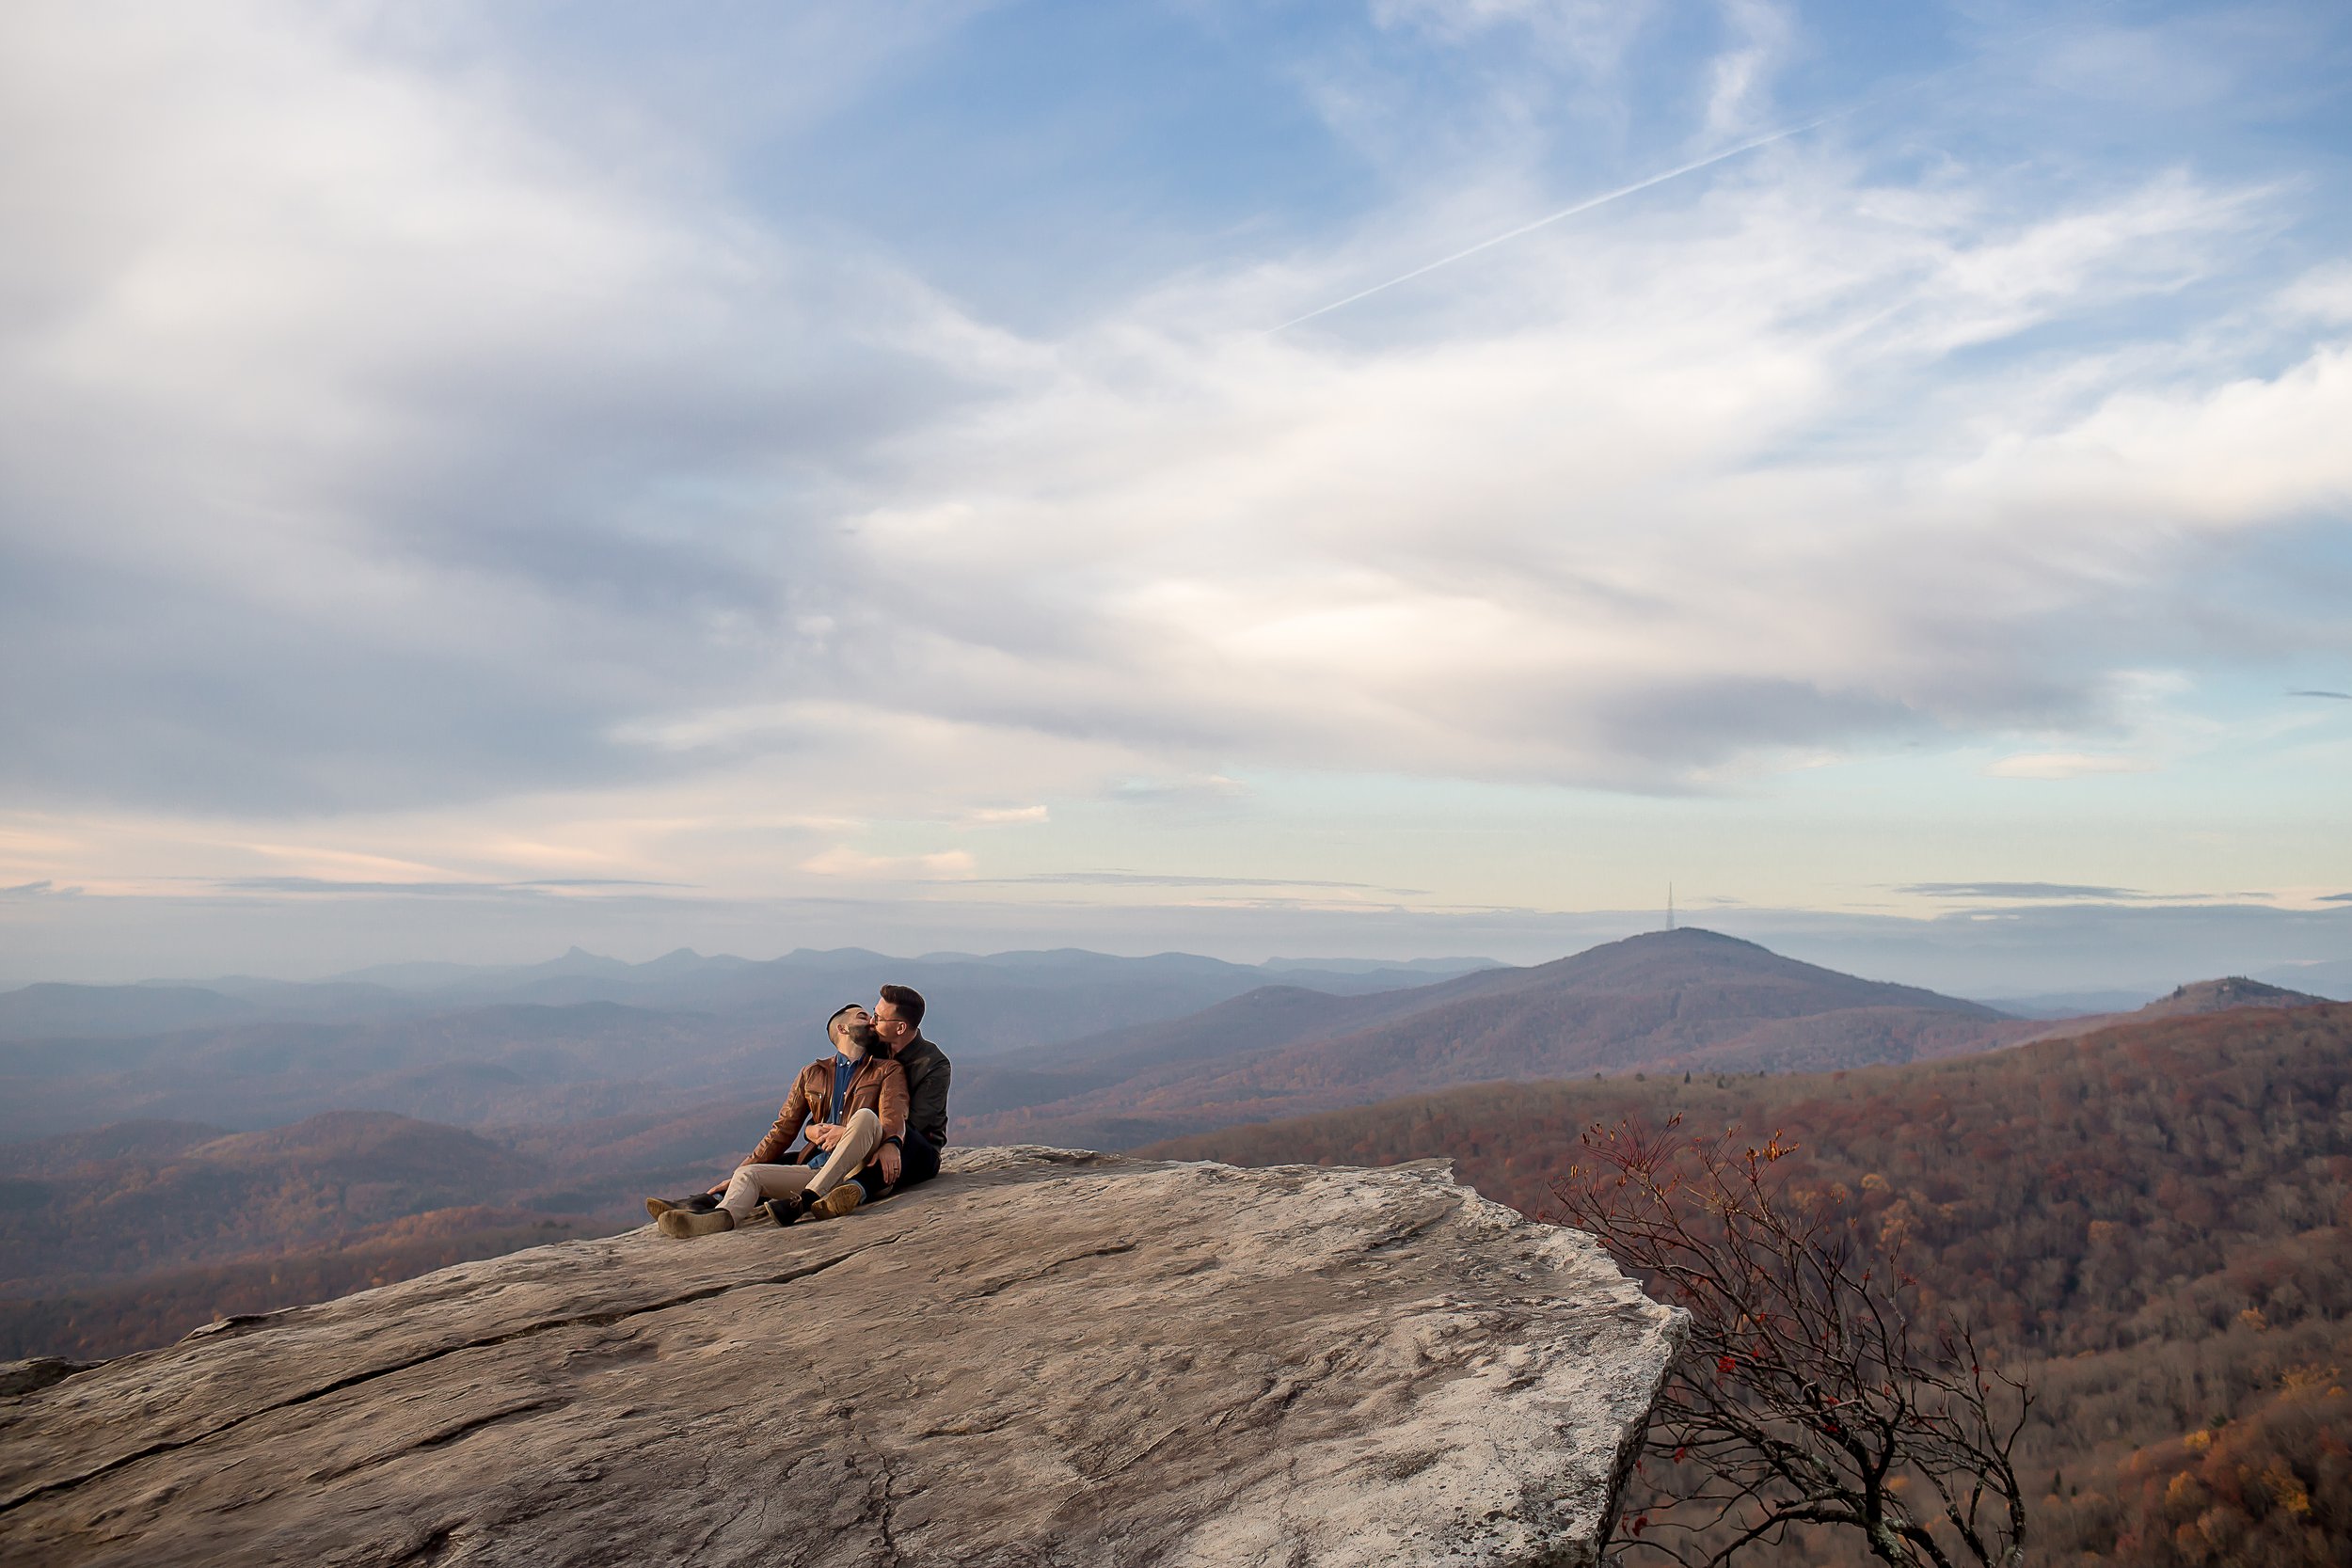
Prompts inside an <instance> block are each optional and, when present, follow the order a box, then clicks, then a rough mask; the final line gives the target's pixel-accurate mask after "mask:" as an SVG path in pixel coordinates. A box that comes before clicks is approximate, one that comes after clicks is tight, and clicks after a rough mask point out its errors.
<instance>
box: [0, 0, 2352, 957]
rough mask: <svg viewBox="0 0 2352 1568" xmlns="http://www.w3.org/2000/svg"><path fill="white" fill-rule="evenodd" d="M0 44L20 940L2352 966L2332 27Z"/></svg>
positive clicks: (720, 26)
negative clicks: (1683, 945)
mask: <svg viewBox="0 0 2352 1568" xmlns="http://www.w3.org/2000/svg"><path fill="white" fill-rule="evenodd" d="M0 25H5V27H6V29H7V35H6V36H7V43H8V47H7V48H6V49H0V124H5V128H6V131H7V146H8V152H7V154H6V155H5V157H0V202H5V204H6V210H7V211H8V213H9V214H10V216H11V221H10V225H9V228H10V243H9V245H8V246H7V247H6V250H5V251H0V408H5V411H6V418H5V420H0V442H4V443H5V459H4V460H0V704H5V709H4V710H0V711H4V713H5V718H4V719H0V738H4V739H5V743H4V744H0V984H6V985H14V984H21V983H24V982H28V981H33V980H40V979H109V980H122V979H132V978H138V977H144V976H152V975H160V974H220V973H224V972H230V971H246V972H255V973H264V974H282V975H307V974H325V973H329V972H333V971H337V970H344V969H352V968H357V967H359V966H362V965H365V964H369V963H374V962H381V961H389V960H398V959H407V958H451V959H461V960H467V961H479V962H514V961H529V960H532V959H537V958H546V957H548V956H549V955H550V954H552V953H554V952H558V951H561V950H562V949H563V948H564V946H566V945H568V944H570V943H573V942H579V943H581V944H582V945H585V946H588V947H591V948H595V949H597V950H599V951H607V952H617V953H619V954H620V955H621V956H623V957H627V958H650V957H652V956H654V955H655V954H657V953H660V952H662V951H665V950H667V949H669V948H672V947H675V946H679V945H686V944H692V945H696V946H700V947H703V948H704V949H705V950H731V951H736V952H740V953H744V954H746V955H747V956H750V957H755V958H764V957H769V956H771V955H773V954H775V953H779V952H782V951H785V950H787V949H789V948H792V947H796V946H803V945H805V946H818V947H834V946H844V945H862V946H869V947H875V948H881V949H885V950H890V951H898V952H914V951H920V950H924V949H934V948H960V949H968V950H981V951H986V950H993V949H1002V948H1010V947H1027V946H1057V945H1084V946H1089V947H1096V948H1102V949H1106V950H1113V951H1122V952H1150V951H1153V950H1156V949H1160V948H1168V947H1177V948H1185V949H1189V950H1193V951H1200V952H1206V953H1212V954H1216V955H1217V956H1221V957H1230V958H1245V959H1256V958H1264V957H1267V956H1269V955H1272V954H1285V955H1291V956H1319V955H1320V956H1330V955H1348V956H1357V957H1368V958H1370V957H1391V958H1394V957H1409V956H1417V955H1445V954H1460V953H1482V954H1487V955H1490V956H1492V957H1495V958H1502V959H1506V960H1511V961H1528V960H1532V959H1537V958H1549V957H1556V956H1558V955H1559V954H1560V953H1563V952H1567V951H1573V950H1575V949H1577V948H1580V947H1582V946H1586V945H1590V944H1591V943H1592V942H1596V941H1600V940H1605V939H1607V938H1610V937H1614V936H1619V935H1623V934H1625V933H1626V932H1627V931H1629V930H1632V929H1638V928H1642V927H1643V926H1645V925H1647V924H1651V923H1654V921H1655V919H1656V916H1655V914H1654V912H1653V911H1656V910H1657V908H1658V906H1659V905H1660V904H1661V903H1662V901H1663V897H1664V893H1665V884H1666V883H1667V881H1668V880H1669V879H1671V880H1672V881H1673V882H1674V883H1675V885H1676V887H1677V893H1678V896H1679V899H1680V901H1681V903H1682V904H1683V907H1684V909H1685V910H1686V911H1687V912H1689V913H1690V914H1691V915H1692V918H1694V919H1696V920H1699V921H1702V922H1703V923H1705V924H1708V925H1710V926H1713V927H1717V928H1720V929H1724V930H1728V931H1731V932H1734V933H1736V934H1740V935H1747V936H1754V937H1756V938H1757V939H1758V940H1767V941H1771V942H1773V943H1774V944H1775V945H1777V946H1779V947H1781V948H1782V949H1783V950H1784V951H1788V952H1791V953H1793V954H1795V955H1797V956H1800V957H1805V958H1816V959H1818V960H1820V961H1833V962H1837V963H1839V964H1840V965H1841V966H1842V967H1847V968H1851V969H1853V970H1855V971H1856V972H1858V973H1866V974H1873V975H1876V976H1880V977H1885V978H1894V979H1903V980H1910V981H1915V982H1918V983H1930V984H1938V985H1942V986H1945V987H1947V988H1950V989H1959V988H1961V987H1963V986H1972V987H1974V988H1975V990H1976V991H1977V993H1978V994H1984V993H1986V990H1987V988H1988V987H1993V986H1997V985H2000V984H2004V983H2006V984H2011V985H2014V986H2015V987H2017V989H2019V990H2025V989H2029V988H2034V987H2039V988H2042V989H2052V990H2056V989H2061V988H2062V987H2063V986H2065V985H2068V984H2078V985H2081V986H2084V987H2092V986H2098V985H2108V984H2120V983H2132V984H2156V983H2165V984H2169V983H2172V982H2175V981H2179V980H2184V979H2190V978H2197V977H2201V975H2204V974H2217V973H2222V972H2225V971H2226V970H2228V969H2231V968H2253V967H2257V966H2259V965H2260V964H2261V963H2264V962H2296V961H2317V960H2328V959H2334V960H2341V959H2344V958H2347V957H2352V942H2347V941H2346V940H2345V933H2346V932H2347V931H2352V834H2347V833H2346V832H2345V831H2344V785H2343V783H2342V780H2343V779H2344V778H2345V777H2352V615H2347V614H2346V612H2345V609H2344V607H2345V606H2346V605H2347V604H2352V527H2347V522H2346V515H2347V506H2352V440H2347V439H2345V438H2344V433H2345V432H2346V431H2347V430H2352V168H2348V167H2347V159H2346V153H2347V144H2348V140H2352V138H2348V137H2347V124H2346V117H2345V109H2344V104H2345V103H2346V97H2345V94H2344V90H2343V87H2344V81H2345V80H2346V71H2347V65H2352V14H2347V13H2346V12H2345V10H2344V8H2342V7H2341V6H2336V5H2328V4H2323V3H2320V0H2302V3H2285V4H2272V5H2261V4H2164V3H2138V0H2113V3H2104V4H2092V3H2080V4H2066V5H2060V6H2058V7H2055V8H2053V7H2049V6H2025V5H2020V4H2010V3H2007V0H1990V3H1977V0H1970V3H1966V4H1953V5H1929V6H1922V7H1915V8H1883V7H1863V6H1854V5H1847V4H1790V5H1775V4H1770V3H1766V0H1720V3H1716V4H1696V3H1684V4H1664V3H1660V4H1643V3H1629V4H1628V3H1616V0H1611V3H1606V4H1603V3H1599V0H1371V3H1369V4H1367V5H1364V6H1361V7H1346V6H1330V7H1316V8H1268V7H1263V6H1244V5H1238V4H1228V3H1225V0H1166V3H1164V4H1145V5H1139V6H1126V7H1115V8H1114V7H1099V6H1079V5H1011V4H1004V5H992V4H987V3H983V0H930V3H920V0H909V3H900V4H892V3H888V0H865V3H860V4H855V5H850V4H822V3H813V4H808V5H803V6H795V7H792V8H769V7H760V6H754V5H749V4H717V3H714V4H707V5H701V6H697V7H694V8H691V9H680V8H660V9H648V8H642V7H629V6H621V5H614V4H593V5H591V4H559V3H555V0H545V3H539V4H529V5H521V6H515V7H505V8H496V9H495V10H485V9H484V8H476V7H469V6H459V5H453V4H443V3H430V4H422V5H415V4H410V5H381V4H357V5H336V6H316V5H311V6H303V5H293V4H281V3H278V0H244V3H239V4H231V5H228V6H222V7H213V8H205V10H204V12H203V14H201V15H200V16H199V15H198V14H196V13H194V12H192V11H190V10H188V9H187V8H181V7H172V6H167V5H162V4H157V3H144V4H128V3H113V0H98V3H93V4H88V5H79V6H73V7H65V8H43V9H41V10H38V11H23V12H20V13H18V14H16V15H13V16H11V17H10V18H9V19H8V22H7V23H6V24H0ZM1793 127H1804V129H1801V130H1795V131H1794V132H1793V134H1789V135H1776V133H1779V132H1783V131H1788V130H1790V129H1791V128H1793ZM1740 148H1745V149H1746V150H1743V151H1740V152H1738V153H1737V155H1735V156H1729V157H1724V158H1721V159H1719V160H1717V161H1713V162H1708V160H1709V159H1712V158H1714V156H1715V154H1717V153H1720V152H1724V151H1726V150H1732V149H1740ZM1702 165H1703V166H1702ZM1685 168H1687V169H1688V172H1686V173H1682V174H1680V175H1677V177H1675V178H1672V179H1667V180H1662V181H1656V182H1654V183H1645V182H1652V181H1653V180H1655V177H1657V176H1658V175H1660V174H1662V173H1665V172H1667V171H1670V170H1677V169H1685ZM1636 186H1639V187H1642V188H1638V189H1629V187H1636ZM1618 191H1625V192H1626V194H1624V195H1622V196H1619V197H1616V198H1613V199H1610V200H1606V201H1602V202H1599V203H1597V204H1595V205H1592V206H1591V207H1589V209H1588V210H1585V211H1581V212H1578V213H1576V214H1574V215H1572V216H1566V217H1563V218H1561V219H1560V220H1559V221H1556V222H1550V223H1546V224H1543V225H1542V226H1541V227H1535V228H1529V227H1528V226H1530V225H1531V224H1533V223H1534V221H1535V220H1537V219H1542V218H1545V217H1547V216H1549V215H1551V214H1562V213H1565V212H1566V211H1567V210H1568V209H1571V208H1575V207H1578V206H1581V205H1582V204H1584V203H1586V202H1589V201H1591V200H1592V199H1593V198H1596V197H1599V196H1603V195H1606V194H1608V193H1612V192H1618ZM1522 229H1525V230H1526V231H1525V232H1518V233H1514V231H1516V230H1522ZM1504 234H1514V237H1512V238H1509V239H1507V240H1504V241H1502V243H1499V244H1494V245H1483V242H1485V241H1487V240H1489V239H1494V238H1496V237H1497V236H1501V235H1504ZM1482 245H1483V248H1480V247H1481V246H1482ZM1447 258H1456V259H1454V260H1451V261H1447V260H1445V259H1447ZM1438 261H1443V262H1444V264H1442V265H1438V266H1434V267H1433V266H1431V263H1432V262H1438ZM1368 291H1376V292H1368ZM1359 296H1360V297H1359ZM1342 301H1346V302H1347V303H1345V304H1340V303H1339V302H1342ZM1334 305H1337V306H1338V308H1336V309H1325V308H1326V307H1331V306H1334ZM1277 328H1279V330H1277ZM1935 955H1941V957H1936V956H1935ZM2207 960H2210V961H2207ZM1939 965H1941V966H1942V967H1938V966H1939ZM2003 976H2008V977H2010V978H2009V979H2008V980H2007V981H2004V980H2003V978H2002V977H2003Z"/></svg>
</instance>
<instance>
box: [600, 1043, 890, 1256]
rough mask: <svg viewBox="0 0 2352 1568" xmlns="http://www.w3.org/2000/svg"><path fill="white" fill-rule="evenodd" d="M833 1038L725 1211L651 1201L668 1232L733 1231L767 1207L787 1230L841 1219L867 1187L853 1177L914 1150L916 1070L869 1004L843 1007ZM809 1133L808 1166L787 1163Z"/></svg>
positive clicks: (730, 1184)
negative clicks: (901, 1058)
mask: <svg viewBox="0 0 2352 1568" xmlns="http://www.w3.org/2000/svg"><path fill="white" fill-rule="evenodd" d="M825 1032H826V1034H827V1035H829V1036H830V1037H832V1039H833V1043H834V1053H833V1055H832V1056H830V1057H828V1058H825V1059H823V1060H819V1061H815V1062H811V1063H809V1065H808V1066H806V1067H804V1068H803V1069H801V1074H800V1076H799V1077H798V1078H795V1079H794V1080H793V1081H792V1092H791V1093H789V1094H787V1096H785V1100H784V1105H783V1108H782V1109H781V1110H779V1111H778V1112H777V1113H776V1124H775V1125H774V1126H773V1127H771V1128H770V1129H769V1130H768V1135H767V1136H766V1137H764V1138H762V1139H760V1140H759V1147H758V1148H755V1149H753V1150H752V1151H751V1153H750V1154H749V1155H748V1156H746V1157H745V1158H744V1160H743V1163H742V1164H739V1165H738V1166H736V1168H735V1174H734V1175H733V1176H732V1177H730V1178H729V1179H728V1180H727V1184H726V1192H725V1194H724V1195H723V1196H721V1198H720V1199H719V1206H718V1207H717V1208H715V1209H712V1210H710V1211H709V1212H706V1213H690V1212H687V1211H686V1210H685V1209H683V1208H671V1207H669V1206H668V1205H666V1204H662V1203H661V1202H660V1199H655V1200H654V1201H653V1202H652V1203H649V1204H647V1205H646V1207H647V1208H656V1207H657V1206H658V1207H659V1208H660V1212H658V1213H657V1214H656V1215H655V1223H656V1224H658V1225H660V1227H661V1230H662V1233H663V1234H664V1235H669V1236H680V1237H684V1236H707V1235H709V1234H711V1233H712V1232H714V1231H720V1230H732V1229H734V1228H735V1227H737V1226H738V1225H740V1224H742V1223H743V1222H744V1221H745V1220H747V1219H749V1218H751V1216H752V1211H753V1210H754V1209H755V1208H758V1207H759V1206H760V1205H761V1204H762V1203H763V1202H764V1203H766V1204H767V1206H768V1212H770V1213H771V1215H773V1216H774V1217H775V1220H776V1223H778V1224H779V1225H789V1224H791V1223H792V1222H793V1221H794V1220H797V1219H799V1218H800V1217H801V1216H802V1215H803V1214H807V1213H813V1214H816V1215H817V1216H818V1217H819V1218H821V1219H834V1218H838V1217H839V1216H841V1215H843V1214H846V1213H848V1212H850V1210H852V1209H854V1208H856V1207H857V1205H858V1200H859V1199H860V1198H862V1197H863V1196H865V1191H864V1189H863V1188H862V1187H861V1186H860V1185H859V1184H858V1182H857V1181H855V1180H852V1178H854V1177H856V1176H857V1175H858V1174H859V1173H860V1172H861V1171H863V1170H865V1169H866V1165H867V1164H868V1163H869V1162H870V1161H872V1160H873V1159H874V1158H875V1156H876V1155H877V1154H878V1153H882V1152H894V1153H895V1152H896V1151H897V1150H898V1149H899V1148H902V1147H903V1146H904V1143H905V1140H906V1132H907V1078H906V1069H904V1068H902V1067H900V1066H899V1065H898V1063H897V1062H895V1061H892V1060H891V1059H890V1055H889V1048H888V1047H887V1046H885V1045H884V1044H883V1043H882V1039H881V1038H880V1037H878V1036H877V1035H876V1034H875V1033H874V1023H873V1019H872V1016H871V1015H870V1014H868V1013H867V1012H866V1009H865V1008H864V1007H861V1006H855V1005H854V1004H852V1005H851V1006H847V1007H843V1008H841V1009H840V1010H839V1011H837V1012H835V1013H834V1015H833V1017H832V1018H831V1019H830V1020H828V1021H827V1022H826V1025H825ZM803 1133H806V1135H807V1139H808V1147H807V1148H805V1149H803V1151H802V1154H801V1159H800V1161H799V1162H795V1163H787V1161H786V1156H787V1152H788V1151H789V1150H790V1149H791V1148H792V1143H793V1140H794V1139H795V1138H798V1137H800V1136H801V1135H802V1134H803ZM818 1159H822V1160H823V1162H824V1163H823V1165H822V1168H819V1167H818V1164H816V1162H817V1161H818ZM891 1164H894V1165H895V1164H897V1162H896V1161H895V1160H894V1161H892V1162H891Z"/></svg>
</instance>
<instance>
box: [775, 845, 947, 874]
mask: <svg viewBox="0 0 2352 1568" xmlns="http://www.w3.org/2000/svg"><path fill="white" fill-rule="evenodd" d="M972 867H973V860H972V856H971V855H970V854H969V853H968V852H967V851H965V850H962V849H947V850H943V851H940V852H939V853H937V854H930V855H868V854H864V853H861V852H860V851H858V850H855V849H852V848H850V847H849V846H847V845H841V844H837V845H835V846H834V847H832V848H830V849H828V850H826V851H825V852H824V853H823V854H821V855H813V856H811V857H810V858H809V859H807V860H805V861H803V862H802V863H801V869H802V870H803V871H806V872H808V873H810V874H811V875H812V876H818V877H849V878H854V879H860V880H866V881H932V880H937V879H941V878H952V877H964V876H969V875H970V874H971V871H972Z"/></svg>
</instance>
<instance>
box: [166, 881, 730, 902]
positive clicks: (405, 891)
mask: <svg viewBox="0 0 2352 1568" xmlns="http://www.w3.org/2000/svg"><path fill="white" fill-rule="evenodd" d="M211 885H212V886H213V887H215V888H217V889H219V890H221V891H223V892H227V893H277V894H297V895H310V894H390V895H398V896H402V897H420V898H431V897H475V898H484V897H497V896H501V895H516V894H523V895H530V894H540V895H547V894H556V893H563V892H568V891H587V890H593V889H601V888H684V887H688V886H691V884H690V883H686V882H663V881H647V880H641V879H633V878H625V877H542V878H536V879H532V880H529V881H517V882H497V881H479V882H468V881H413V882H403V881H358V880H342V879H335V878H328V877H221V878H215V879H212V880H211Z"/></svg>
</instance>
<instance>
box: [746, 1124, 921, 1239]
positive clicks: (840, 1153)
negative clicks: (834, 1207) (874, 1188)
mask: <svg viewBox="0 0 2352 1568" xmlns="http://www.w3.org/2000/svg"><path fill="white" fill-rule="evenodd" d="M881 1147H882V1117H878V1116H876V1115H875V1114H874V1113H873V1112H871V1111H852V1112H851V1113H850V1119H849V1120H847V1121H845V1122H843V1123H842V1124H841V1140H840V1142H838V1143H836V1144H834V1146H833V1152H832V1153H830V1154H828V1155H827V1156H826V1157H825V1163H824V1164H823V1165H822V1166H821V1167H819V1166H817V1165H738V1166H736V1167H735V1174H734V1175H733V1176H731V1177H729V1178H728V1179H727V1191H726V1196H724V1197H722V1198H721V1199H720V1200H719V1207H720V1208H722V1209H724V1210H725V1211H726V1212H728V1213H730V1214H733V1215H734V1216H735V1223H736V1224H738V1225H740V1224H742V1223H743V1222H744V1221H745V1220H747V1219H750V1218H751V1217H752V1211H753V1210H755V1209H756V1208H758V1207H759V1206H760V1204H761V1203H763V1202H765V1201H766V1200H767V1199H769V1198H771V1197H787V1196H790V1195H792V1194H794V1193H797V1192H803V1191H805V1192H806V1193H807V1194H808V1196H809V1197H810V1198H811V1199H812V1200H814V1199H816V1198H820V1197H822V1196H825V1195H826V1194H827V1193H829V1192H831V1191H833V1190H834V1188H835V1187H838V1186H839V1185H841V1183H843V1182H844V1181H847V1180H849V1179H850V1178H851V1177H852V1176H855V1175H856V1174H857V1173H858V1172H859V1171H861V1170H864V1169H865V1168H866V1161H867V1160H869V1159H871V1158H873V1154H874V1150H876V1149H878V1148H881Z"/></svg>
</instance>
